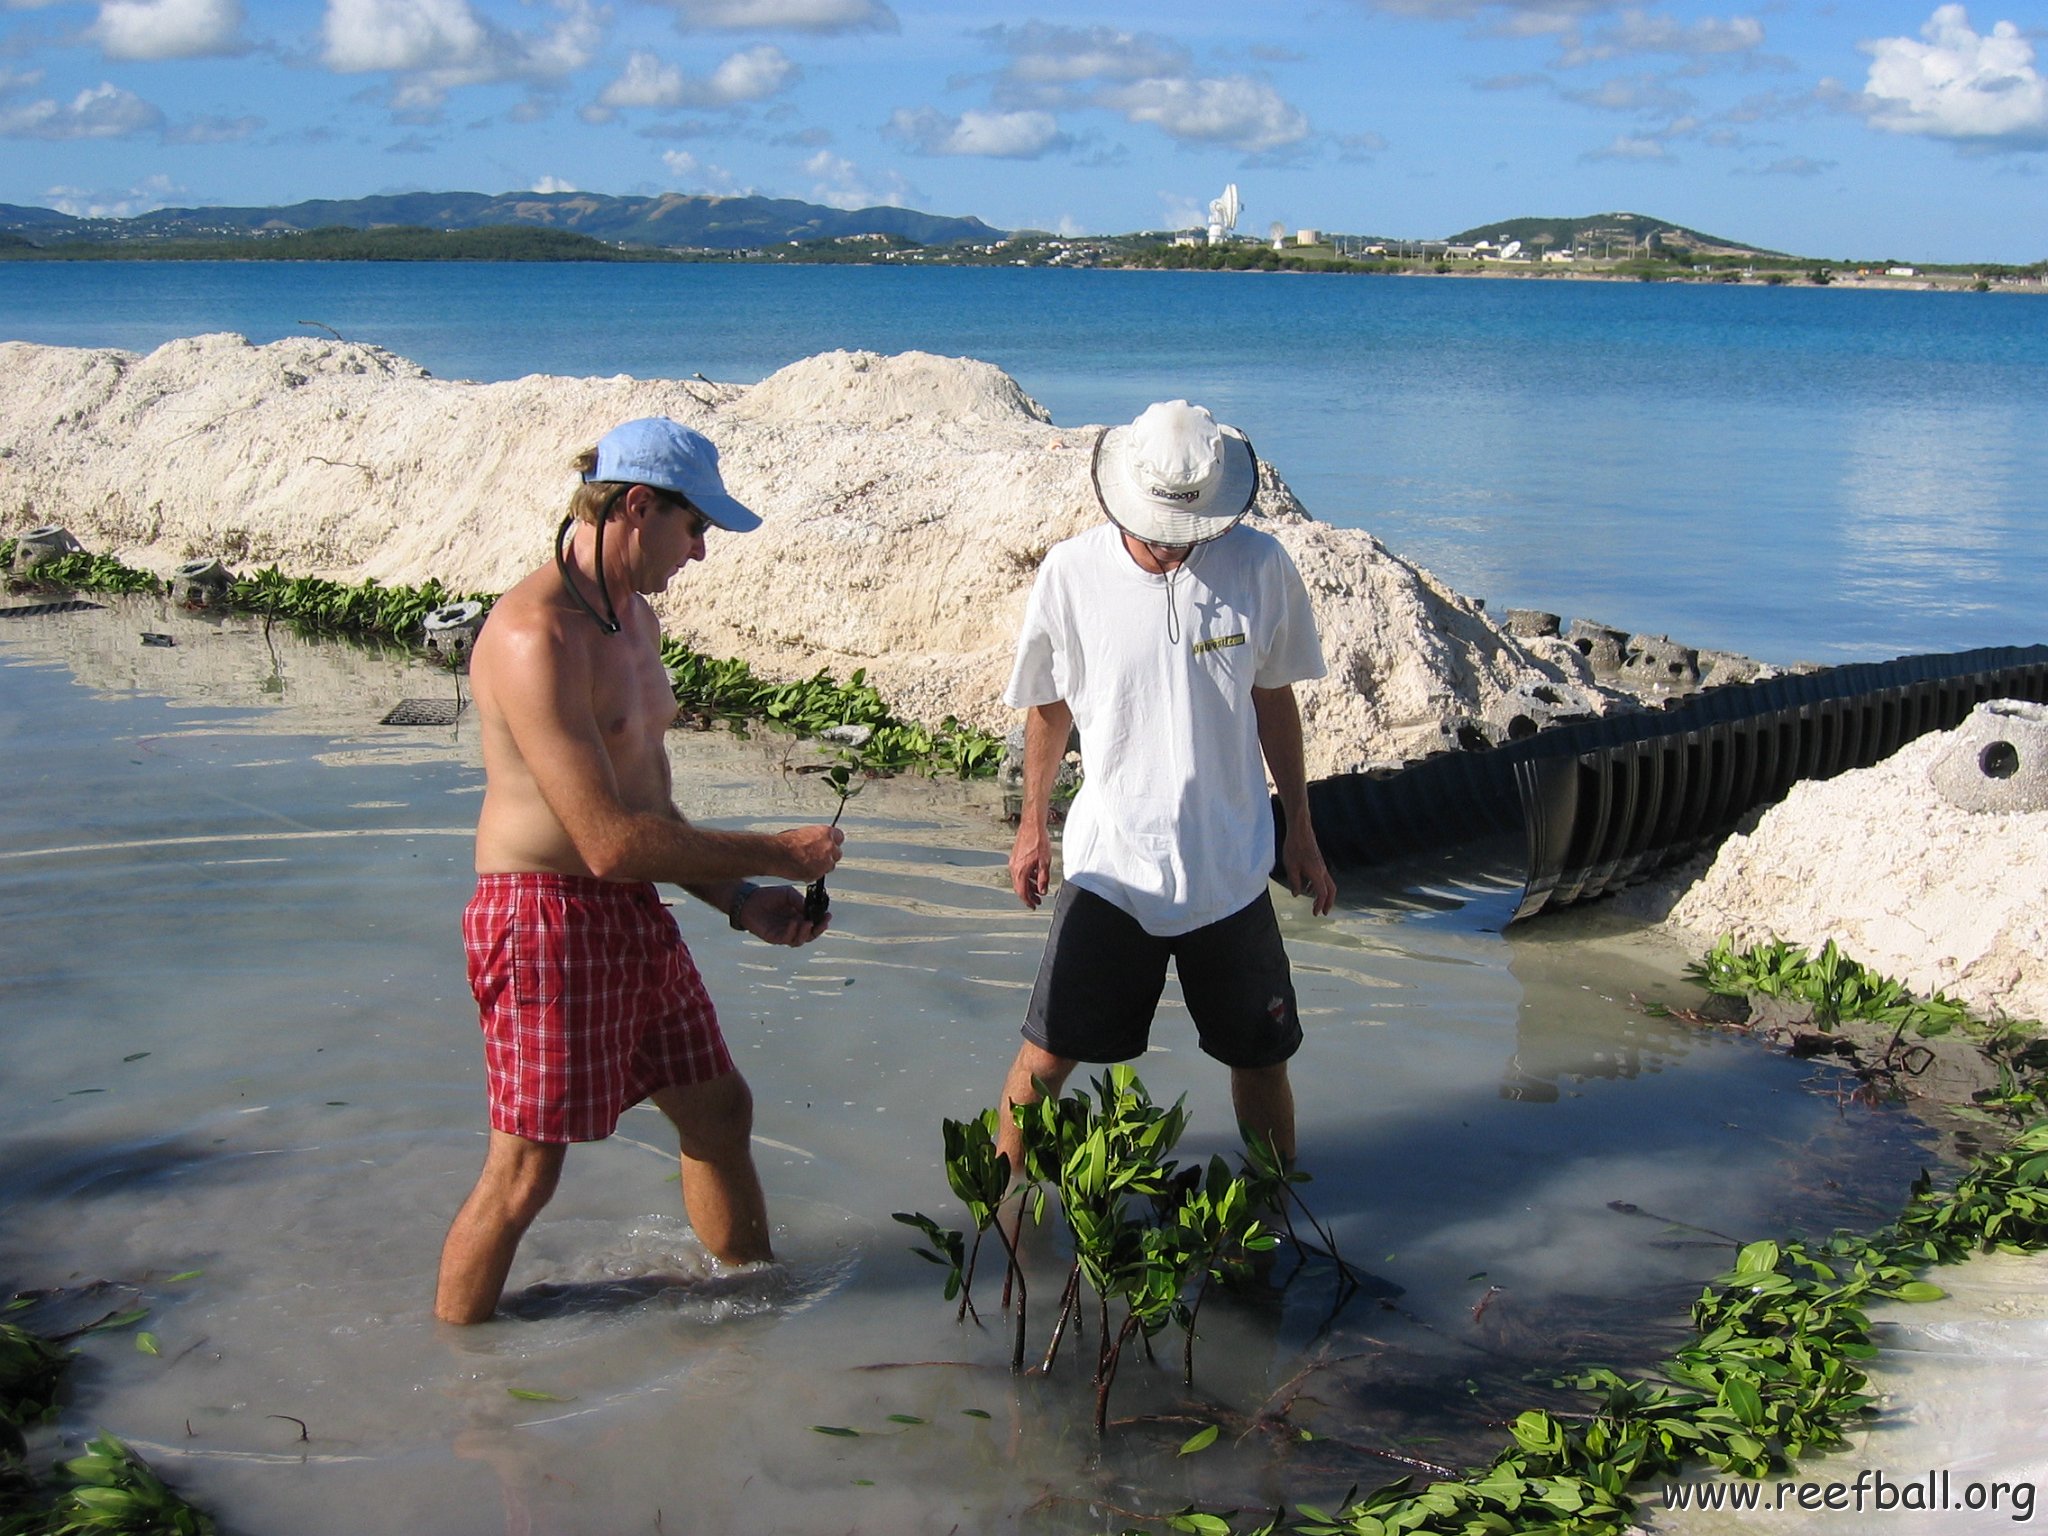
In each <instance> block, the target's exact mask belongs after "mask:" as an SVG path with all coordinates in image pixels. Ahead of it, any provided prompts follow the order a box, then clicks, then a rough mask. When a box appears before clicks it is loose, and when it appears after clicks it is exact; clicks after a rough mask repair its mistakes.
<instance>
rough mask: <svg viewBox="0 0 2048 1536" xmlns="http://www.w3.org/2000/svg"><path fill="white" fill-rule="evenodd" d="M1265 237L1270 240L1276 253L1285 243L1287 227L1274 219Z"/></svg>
mask: <svg viewBox="0 0 2048 1536" xmlns="http://www.w3.org/2000/svg"><path fill="white" fill-rule="evenodd" d="M1266 235H1267V237H1268V238H1269V239H1271V240H1272V242H1273V249H1274V250H1276V251H1277V250H1279V249H1280V247H1281V246H1282V245H1284V244H1285V243H1286V241H1287V226H1286V225H1285V224H1283V223H1281V222H1280V221H1279V220H1278V219H1275V220H1274V221H1273V226H1272V228H1270V229H1268V230H1267V231H1266Z"/></svg>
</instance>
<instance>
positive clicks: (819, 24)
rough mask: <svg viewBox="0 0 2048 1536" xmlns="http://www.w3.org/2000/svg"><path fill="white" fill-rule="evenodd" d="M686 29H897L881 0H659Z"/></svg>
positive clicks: (752, 30) (876, 30) (735, 30)
mask: <svg viewBox="0 0 2048 1536" xmlns="http://www.w3.org/2000/svg"><path fill="white" fill-rule="evenodd" d="M657 3H659V4H664V5H667V6H668V7H670V8H671V9H672V10H674V11H675V13H676V25H677V26H678V27H682V28H684V29H686V30H689V29H695V28H703V29H705V30H707V31H721V32H894V31H897V30H898V29H899V23H898V22H897V20H896V13H895V12H894V11H892V10H890V9H889V7H888V6H886V5H884V4H882V3H881V0H657Z"/></svg>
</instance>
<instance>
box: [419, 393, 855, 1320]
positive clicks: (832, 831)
mask: <svg viewBox="0 0 2048 1536" xmlns="http://www.w3.org/2000/svg"><path fill="white" fill-rule="evenodd" d="M576 468H577V469H578V471H579V472H580V473H581V475H582V477H583V484H582V485H580V486H579V487H578V488H577V490H576V492H575V495H574V496H573V497H572V499H571V501H570V513H569V516H568V517H566V518H564V519H563V520H562V526H561V528H560V529H559V530H558V531H557V533H556V535H555V550H556V555H555V559H554V560H553V561H552V562H550V563H549V564H547V565H544V566H542V567H541V568H540V569H538V570H536V571H535V572H533V574H531V575H530V576H528V577H527V578H526V579H525V580H524V581H522V582H520V583H519V585H518V586H516V587H514V588H513V589H512V590H511V591H510V592H508V593H506V594H505V595H504V597H502V598H500V599H499V600H498V603H497V605H496V607H494V608H493V609H492V610H491V617H490V622H489V623H488V624H486V625H485V626H484V629H483V632H482V634H481V635H480V636H479V637H478V639H477V643H476V648H475V651H474V652H473V653H472V655H471V658H470V682H471V687H472V691H473V693H474V696H475V701H476V707H477V713H478V715H479V716H480V717H481V719H482V722H483V750H484V801H483V809H482V812H481V814H480V816H479V819H478V822H477V833H476V868H477V893H476V896H475V897H474V898H473V899H472V900H471V902H470V904H469V906H468V908H467V909H466V910H465V911H464V914H463V938H464V942H465V945H466V948H467V950H468V955H469V976H470V985H471V988H472V990H473V991H474V992H475V994H476V998H477V1005H478V1008H479V1010H480V1012H481V1019H482V1024H483V1031H484V1063H485V1069H486V1076H487V1078H488V1080H489V1088H490V1109H491V1133H490V1144H489V1148H488V1150H487V1151H486V1152H485V1154H484V1168H483V1174H482V1176H481V1177H480V1178H479V1179H478V1180H477V1185H476V1188H475V1189H474V1190H473V1191H471V1193H470V1196H469V1198H468V1199H467V1200H466V1201H464V1202H463V1206H462V1209H461V1211H460V1212H458V1213H457V1215H456V1217H455V1223H454V1225H453V1226H452V1227H450V1228H449V1231H448V1239H447V1242H446V1244H445V1245H444V1247H443V1248H442V1251H441V1275H440V1286H439V1290H438V1293H437V1295H436V1298H435V1302H434V1312H435V1315H436V1316H438V1317H440V1318H441V1319H442V1320H443V1321H445V1322H450V1323H478V1322H482V1321H484V1320H485V1319H486V1318H488V1317H490V1316H491V1314H492V1313H493V1312H494V1311H495V1310H496V1308H497V1305H498V1299H499V1296H500V1295H501V1294H502V1293H503V1291H504V1288H505V1277H506V1275H507V1274H508V1273H509V1272H510V1270H511V1267H512V1256H513V1253H514V1252H515V1251H516V1249H517V1248H518V1246H519V1240H520V1238H521V1237H522V1236H523V1235H524V1234H525V1232H526V1229H527V1227H528V1226H529V1225H531V1224H532V1222H533V1219H534V1218H535V1217H536V1216H538V1215H539V1214H540V1211H541V1208H542V1207H543V1206H545V1205H546V1204H547V1202H548V1199H549V1197H550V1196H551V1195H553V1193H554V1190H555V1182H556V1179H557V1177H558V1176H559V1175H560V1173H561V1168H562V1158H563V1154H564V1153H565V1152H566V1151H567V1148H568V1144H569V1143H570V1142H574V1141H599V1140H602V1139H603V1138H605V1137H607V1136H609V1135H610V1134H611V1133H612V1131H613V1129H614V1128H615V1127H616V1125H617V1122H618V1117H619V1115H620V1113H621V1112H622V1111H624V1110H625V1109H627V1108H628V1107H630V1106H631V1105H633V1104H637V1103H639V1102H640V1101H641V1100H642V1099H651V1100H653V1102H654V1103H655V1105H656V1106H657V1107H658V1108H659V1109H660V1110H661V1111H662V1113H663V1114H665V1115H667V1116H668V1118H669V1119H670V1120H671V1121H672V1122H673V1123H674V1125H675V1127H676V1131H677V1134H678V1135H679V1137H680V1138H681V1143H682V1187H683V1203H684V1206H685V1208H686V1211H687V1214H688V1216H689V1218H690V1222H691V1225H692V1226H693V1227H694V1228H695V1229H696V1233H697V1236H698V1239H699V1240H700V1241H701V1242H702V1243H703V1244H704V1246H705V1247H706V1248H707V1249H709V1250H710V1251H711V1253H712V1254H713V1255H714V1256H715V1257H717V1258H718V1259H720V1260H721V1261H723V1262H725V1263H729V1264H744V1263H751V1262H754V1261H757V1260H765V1259H768V1258H770V1257H772V1255H771V1252H770V1247H769V1240H768V1214H767V1208H766V1203H765V1201H764V1199H763V1196H762V1193H761V1181H760V1178H759V1176H758V1174H757V1173H756V1172H755V1169H754V1160H753V1153H752V1149H751V1146H750V1137H751V1134H752V1130H753V1097H752V1095H751V1094H750V1092H749V1091H748V1088H747V1084H746V1080H745V1079H744V1078H742V1077H741V1076H740V1074H739V1073H738V1072H737V1071H736V1070H734V1067H733V1062H732V1057H731V1055H730V1054H729V1053H728V1052H727V1050H726V1046H725V1040H724V1037H723V1036H722V1035H721V1034H720V1032H719V1028H718V1017H717V1014H716V1012H715V1011H714V1010H713V1008H712V1006H711V1000H710V998H709V997H707V996H706V995H705V992H704V986H703V983H702V981H701V980H699V978H698V975H697V968H696V965H695V964H694V963H693V962H692V961H691V959H690V952H689V950H688V949H687V948H685V947H684V945H683V942H682V938H681V936H680V934H679V933H678V932H677V930H676V925H675V921H674V919H673V918H671V917H670V916H669V915H668V911H667V909H666V908H665V907H663V906H662V904H661V901H660V899H659V897H657V896H656V894H655V890H654V884H653V882H655V881H657V880H659V881H665V882H667V883H669V884H671V885H680V886H682V887H683V888H684V889H685V890H687V891H689V892H690V893H691V894H692V895H693V896H696V897H697V898H698V899H700V900H701V901H704V902H706V903H708V904H709V905H710V906H712V907H713V908H715V909H716V910H718V911H720V912H723V913H725V914H726V917H727V920H728V921H729V922H730V924H731V926H732V927H733V928H735V929H737V930H743V931H745V932H747V933H751V934H753V935H754V936H755V937H756V938H758V939H761V940H764V941H765V942H767V943H770V944H787V945H791V946H795V945H802V944H808V943H809V942H810V941H811V940H813V939H815V938H816V937H817V936H818V935H819V934H820V933H822V932H824V931H825V928H826V927H827V925H828V923H829V921H830V920H829V919H826V920H824V921H819V922H815V923H814V922H810V921H807V920H806V919H805V917H804V902H803V892H802V891H801V890H800V889H798V888H797V887H795V886H790V885H777V886H756V885H755V884H754V883H753V882H752V881H751V880H749V879H747V878H746V877H747V876H749V875H756V874H766V875H779V876H781V877H783V878H784V879H787V880H814V879H817V878H819V877H821V876H823V875H826V874H828V873H830V872H831V870H832V869H833V867H834V866H836V865H837V864H838V862H839V851H840V844H841V841H842V834H841V833H840V832H839V831H838V830H837V829H836V828H832V827H824V826H807V827H792V828H790V829H789V830H787V831H783V832H775V833H753V832H718V831H712V830H709V829H707V828H702V827H697V826H693V825H691V823H690V822H689V821H688V820H687V819H686V818H685V817H684V816H683V814H682V812H680V811H678V810H677V809H676V807H675V805H674V803H673V801H672V800H671V798H670V794H671V786H670V783H669V766H668V755H667V752H666V750H665V748H664V746H663V733H664V732H665V731H666V730H667V728H668V726H669V723H670V721H671V720H673V718H674V717H675V712H676V702H675V695H674V693H673V692H672V691H671V688H670V684H669V677H668V673H667V671H666V669H664V668H663V666H662V664H661V654H660V640H661V626H660V624H659V622H658V621H657V620H656V619H655V616H654V610H653V609H652V608H650V607H649V606H648V603H647V600H646V597H645V596H644V595H643V594H646V593H650V592H659V591H661V590H662V589H663V588H664V587H666V586H667V585H668V583H669V581H670V579H671V578H672V577H674V576H675V575H676V573H677V572H678V571H680V570H682V568H683V567H684V566H686V565H688V564H689V563H690V562H691V561H692V560H702V559H703V558H704V557H705V553H706V547H705V546H706V537H707V534H708V533H709V531H710V530H711V529H713V528H717V529H719V530H721V531H722V532H728V533H744V532H747V531H749V530H750V529H753V528H755V527H758V526H759V524H760V521H761V520H760V518H758V517H756V516H755V515H754V514H753V513H752V512H749V511H748V510H747V509H746V508H745V507H743V506H741V505H740V504H739V503H738V502H737V501H735V500H733V498H732V497H731V496H729V495H727V494H726V490H725V485H724V482H723V481H722V480H721V479H720V477H719V472H718V450H717V449H716V448H714V447H713V446H712V445H711V443H710V442H709V441H708V440H706V439H705V438H704V437H702V436H701V435H699V434H698V433H696V432H693V431H691V430H689V429H688V428H687V427H683V426H680V425H678V424H677V423H675V422H673V421H669V420H666V419H664V418H661V417H649V418H646V419H644V420H640V421H629V422H627V423H625V424H624V425H623V426H620V427H616V428H614V429H613V430H612V431H611V432H609V433H607V434H606V435H605V437H604V439H603V440H602V441H601V442H599V444H598V445H597V447H596V448H595V449H593V450H590V451H588V452H586V453H584V454H583V455H582V456H581V457H580V458H579V459H578V460H577V463H576ZM572 529H573V530H574V531H573V535H572V534H571V530H572ZM565 537H566V539H567V545H566V548H565V547H564V539H565Z"/></svg>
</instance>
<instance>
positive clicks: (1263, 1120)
mask: <svg viewBox="0 0 2048 1536" xmlns="http://www.w3.org/2000/svg"><path fill="white" fill-rule="evenodd" d="M1230 1103H1231V1107H1232V1108H1234V1109H1235V1110H1236V1111H1237V1129H1238V1134H1239V1135H1240V1136H1242V1137H1244V1139H1245V1140H1246V1141H1250V1140H1251V1139H1252V1137H1254V1136H1256V1137H1258V1138H1259V1139H1260V1140H1261V1141H1269V1142H1271V1143H1272V1144H1273V1149H1274V1150H1275V1151H1276V1152H1278V1153H1279V1154H1280V1165H1281V1166H1282V1167H1283V1168H1292V1167H1293V1166H1294V1085H1293V1084H1291V1083H1290V1082H1288V1080H1287V1063H1286V1062H1284V1061H1283V1062H1280V1063H1278V1064H1276V1065H1274V1066H1270V1067H1232V1068H1231V1069H1230Z"/></svg>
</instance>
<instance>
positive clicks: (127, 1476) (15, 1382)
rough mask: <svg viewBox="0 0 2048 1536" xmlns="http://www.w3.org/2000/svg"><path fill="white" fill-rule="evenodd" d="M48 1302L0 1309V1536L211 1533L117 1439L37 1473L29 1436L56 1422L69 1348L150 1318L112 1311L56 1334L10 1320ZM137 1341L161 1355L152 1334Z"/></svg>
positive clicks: (30, 1298) (97, 1441) (95, 1442)
mask: <svg viewBox="0 0 2048 1536" xmlns="http://www.w3.org/2000/svg"><path fill="white" fill-rule="evenodd" d="M43 1299H44V1298H43V1297H42V1296H40V1295H38V1294H33V1293H32V1294H25V1295H18V1296H15V1297H14V1298H13V1299H12V1300H10V1301H9V1302H8V1303H7V1304H6V1305H5V1306H4V1307H0V1536H213V1532H214V1524H213V1521H212V1520H211V1519H210V1518H208V1517H207V1516H206V1515H204V1514H202V1513H201V1512H200V1511H198V1510H196V1509H194V1508H193V1507H192V1506H191V1505H189V1504H187V1503H186V1502H185V1501H184V1500H183V1499H181V1498H180V1497H178V1495H177V1494H176V1493H175V1492H174V1491H172V1489H170V1488H169V1487H168V1486H166V1485H165V1483H164V1481H163V1479H161V1478H160V1477H158V1476H157V1475H156V1474H155V1473H154V1472H153V1471H151V1470H150V1468H149V1465H148V1463H146V1462H144V1461H143V1460H142V1458H141V1457H139V1456H137V1455H136V1454H135V1453H134V1452H133V1451H131V1450H129V1449H128V1447H127V1446H125V1445H123V1444H122V1443H121V1442H120V1441H119V1440H116V1439H115V1438H114V1437H113V1436H112V1435H108V1434H100V1435H97V1436H95V1437H94V1438H92V1439H91V1440H89V1441H87V1442H86V1445H85V1453H84V1454H83V1455H81V1456H75V1457H72V1458H71V1459H69V1460H65V1461H58V1462H57V1463H56V1464H55V1465H54V1466H52V1467H51V1468H49V1470H48V1473H47V1474H46V1475H45V1476H43V1477H40V1478H39V1477H38V1476H37V1475H36V1474H35V1472H34V1471H32V1469H31V1468H30V1465H29V1445H28V1439H27V1436H26V1434H25V1433H24V1432H25V1431H26V1430H28V1429H30V1428H32V1427H33V1426H35V1425H38V1424H42V1423H45V1422H47V1421H49V1420H52V1419H54V1418H55V1417H56V1416H57V1386H58V1383H59V1382H60V1381H61V1380H62V1378H63V1375H64V1372H65V1370H66V1369H67V1368H68V1367H69V1366H70V1364H71V1360H72V1356H73V1354H74V1351H72V1350H71V1349H69V1348H67V1347H66V1346H67V1345H68V1344H69V1343H70V1341H71V1340H72V1339H75V1338H82V1337H84V1336H86V1335H88V1334H94V1333H105V1332H110V1331H116V1330H121V1329H126V1328H130V1327H133V1326H134V1325H135V1324H136V1323H137V1322H139V1321H141V1319H142V1317H143V1316H144V1312H143V1311H141V1310H127V1311H119V1312H113V1313H109V1314H107V1315H106V1316H104V1317H101V1318H99V1319H98V1320H96V1321H94V1322H91V1323H87V1324H85V1325H84V1326H83V1327H80V1328H74V1329H72V1330H70V1331H68V1332H65V1333H59V1334H56V1335H54V1336H50V1337H45V1336H44V1335H42V1334H40V1333H36V1332H32V1331H31V1330H30V1329H28V1328H26V1327H23V1326H22V1325H21V1324H20V1323H19V1322H10V1321H7V1320H5V1317H4V1314H8V1313H14V1314H20V1313H22V1312H25V1311H26V1310H28V1309H29V1308H32V1307H34V1306H36V1305H37V1303H38V1302H39V1301H41V1300H43ZM135 1340H136V1346H137V1348H139V1349H141V1350H142V1351H143V1352H144V1353H145V1354H154V1353H155V1352H156V1342H155V1339H154V1337H153V1336H152V1335H150V1334H147V1333H139V1334H137V1335H136V1336H135Z"/></svg>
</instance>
